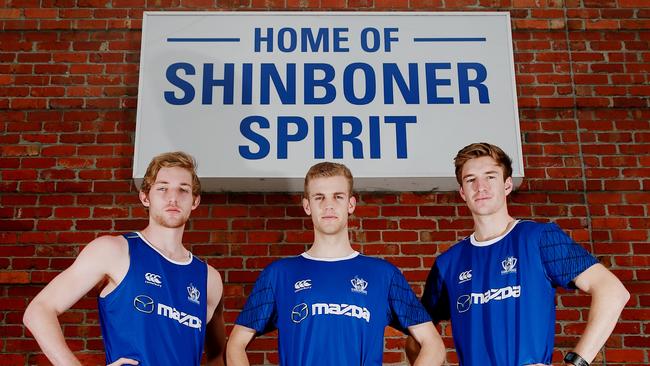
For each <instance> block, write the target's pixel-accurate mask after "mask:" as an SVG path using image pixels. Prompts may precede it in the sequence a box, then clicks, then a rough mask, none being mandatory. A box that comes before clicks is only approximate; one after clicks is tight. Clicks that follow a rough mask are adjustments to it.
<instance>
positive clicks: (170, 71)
mask: <svg viewBox="0 0 650 366" xmlns="http://www.w3.org/2000/svg"><path fill="white" fill-rule="evenodd" d="M178 70H183V71H185V75H194V74H196V70H195V69H194V66H192V65H191V64H188V63H187V62H177V63H174V64H171V65H169V67H167V72H166V73H165V76H166V77H167V81H169V82H170V83H171V84H172V85H174V86H175V87H177V88H179V89H180V90H181V91H183V96H182V97H181V98H177V97H176V93H175V92H173V91H165V93H164V96H165V101H167V103H169V104H172V105H185V104H189V103H191V102H192V100H194V94H195V92H194V87H193V86H192V84H190V83H189V82H187V81H185V80H183V79H181V78H180V77H179V76H178Z"/></svg>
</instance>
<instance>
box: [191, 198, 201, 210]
mask: <svg viewBox="0 0 650 366" xmlns="http://www.w3.org/2000/svg"><path fill="white" fill-rule="evenodd" d="M199 203H201V195H198V196H196V197H194V203H193V204H192V211H194V209H195V208H197V207H199Z"/></svg>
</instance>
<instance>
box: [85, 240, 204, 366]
mask: <svg viewBox="0 0 650 366" xmlns="http://www.w3.org/2000/svg"><path fill="white" fill-rule="evenodd" d="M124 237H125V238H126V239H127V241H128V243H129V258H130V264H129V270H128V272H127V274H126V276H125V277H124V279H123V280H122V282H120V283H119V285H117V287H116V288H115V289H114V290H113V291H112V292H111V293H109V294H108V295H106V296H105V297H100V298H99V300H98V302H99V317H100V323H101V329H102V337H103V338H104V346H105V349H106V363H107V364H109V363H112V362H114V361H116V360H118V359H119V358H120V357H127V358H132V359H135V360H138V361H140V366H179V365H183V366H185V365H188V366H190V365H197V366H198V365H199V364H200V362H201V356H202V353H203V344H204V337H205V318H206V312H207V290H206V289H207V278H208V267H207V265H206V264H205V263H204V262H202V261H201V260H199V259H198V258H196V257H194V256H191V257H190V258H189V259H188V260H187V261H186V262H176V261H171V260H169V259H167V258H165V257H164V256H163V255H162V254H160V253H159V252H158V251H157V250H156V249H155V248H154V247H153V246H151V245H150V244H149V243H147V242H146V241H145V240H144V238H143V237H141V236H140V234H139V233H130V234H125V235H124Z"/></svg>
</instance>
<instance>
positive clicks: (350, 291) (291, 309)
mask: <svg viewBox="0 0 650 366" xmlns="http://www.w3.org/2000/svg"><path fill="white" fill-rule="evenodd" d="M304 188H305V189H304V198H303V200H302V203H303V208H304V210H305V212H306V213H307V215H310V216H311V218H312V222H313V225H314V243H313V245H312V246H311V248H309V250H308V251H306V252H305V253H303V254H302V255H300V256H296V257H290V258H285V259H281V260H278V261H276V262H274V263H272V264H271V265H269V266H268V267H266V268H265V269H264V271H263V272H262V273H261V274H260V276H259V278H258V279H257V281H256V283H255V287H254V289H253V292H252V293H251V295H250V296H249V298H248V300H247V302H246V305H245V306H244V309H243V310H242V312H241V314H240V315H239V317H238V318H237V321H236V325H235V327H234V328H233V331H232V333H231V334H230V338H229V340H228V346H227V353H226V355H227V360H228V365H230V366H232V365H235V366H236V365H247V364H248V358H247V355H246V346H247V345H248V344H249V342H250V341H251V340H252V339H253V337H255V336H257V335H261V334H264V333H267V332H269V331H272V330H274V329H278V346H279V356H280V364H281V365H309V366H315V365H327V366H331V365H345V366H349V365H372V366H379V365H381V364H382V357H383V350H384V329H385V327H386V326H387V325H390V326H393V327H395V328H397V329H399V330H401V331H403V332H406V333H410V334H411V335H412V336H413V337H414V338H415V340H417V342H418V343H419V344H420V345H421V346H422V352H420V357H419V358H418V360H417V361H416V363H417V364H421V365H440V364H441V363H442V361H443V360H444V345H443V343H442V339H441V338H440V335H439V334H438V333H437V331H436V329H435V327H434V326H433V323H432V322H431V320H430V318H429V315H428V314H427V313H426V310H424V308H423V307H422V306H421V304H420V303H419V301H418V300H417V298H416V297H415V294H414V293H413V291H412V290H411V288H410V286H409V285H408V283H407V282H406V280H405V278H404V276H403V275H402V273H401V272H400V271H399V270H398V269H397V268H396V267H395V266H393V265H392V264H390V263H388V262H387V261H384V260H381V259H377V258H372V257H366V256H364V255H361V254H359V253H358V252H357V251H355V250H354V249H353V248H352V246H351V245H350V240H349V237H348V215H350V214H352V213H353V212H354V209H355V207H356V199H355V197H354V196H353V195H352V174H351V173H350V171H349V170H348V168H346V167H345V166H344V165H342V164H335V163H320V164H316V165H314V166H313V167H311V169H310V170H309V172H308V173H307V176H306V177H305V186H304Z"/></svg>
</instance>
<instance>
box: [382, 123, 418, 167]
mask: <svg viewBox="0 0 650 366" xmlns="http://www.w3.org/2000/svg"><path fill="white" fill-rule="evenodd" d="M417 121H418V119H417V117H416V116H386V117H385V122H386V123H394V124H395V144H396V145H397V146H396V147H397V158H398V159H406V158H408V145H407V142H406V124H407V123H417Z"/></svg>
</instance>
